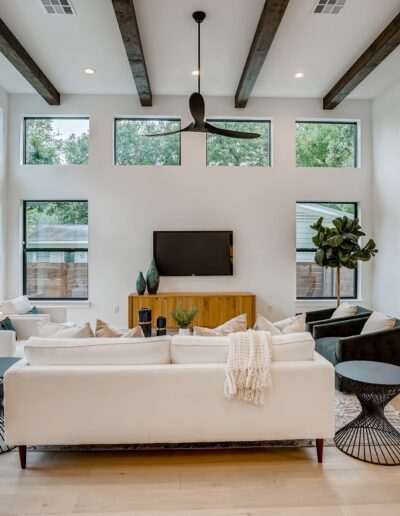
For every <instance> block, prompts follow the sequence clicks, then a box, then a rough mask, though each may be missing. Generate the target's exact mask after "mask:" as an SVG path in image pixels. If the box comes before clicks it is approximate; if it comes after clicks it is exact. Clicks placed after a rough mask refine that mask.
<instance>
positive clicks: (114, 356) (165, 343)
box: [25, 336, 171, 366]
mask: <svg viewBox="0 0 400 516" xmlns="http://www.w3.org/2000/svg"><path fill="white" fill-rule="evenodd" d="M170 344H171V337H168V336H165V337H154V338H144V339H137V338H136V339H132V338H128V339H125V338H108V339H102V338H90V339H46V338H41V337H32V338H30V339H29V340H28V342H27V344H26V346H25V357H26V360H27V361H28V364H30V365H51V366H57V365H152V364H170V363H171V355H170Z"/></svg>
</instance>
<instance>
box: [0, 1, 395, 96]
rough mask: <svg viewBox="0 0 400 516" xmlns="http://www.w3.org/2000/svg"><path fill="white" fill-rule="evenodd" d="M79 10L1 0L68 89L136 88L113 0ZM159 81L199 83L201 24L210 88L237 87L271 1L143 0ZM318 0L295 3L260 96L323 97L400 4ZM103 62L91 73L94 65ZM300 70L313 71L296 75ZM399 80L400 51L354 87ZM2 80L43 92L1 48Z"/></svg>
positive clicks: (155, 81)
mask: <svg viewBox="0 0 400 516" xmlns="http://www.w3.org/2000/svg"><path fill="white" fill-rule="evenodd" d="M72 3H73V5H74V7H75V10H76V12H77V15H76V16H57V15H53V16H52V15H47V14H46V13H45V11H44V9H43V7H42V5H41V3H40V0H0V18H2V19H3V21H4V22H5V23H6V25H7V26H8V27H9V28H10V30H11V31H12V32H13V33H14V34H15V36H16V37H17V38H18V39H19V41H20V42H21V43H22V45H23V46H24V47H25V48H26V49H27V50H28V52H29V53H30V54H31V56H32V57H33V58H34V59H35V61H36V62H37V64H38V65H39V66H40V68H41V69H42V70H43V71H44V73H45V74H46V75H47V76H48V78H49V79H50V80H51V81H52V82H53V84H54V85H55V87H56V88H57V89H58V90H59V91H60V92H61V93H81V94H133V93H136V90H135V86H134V82H133V78H132V75H131V72H130V69H129V65H128V62H127V58H126V54H125V50H124V47H123V43H122V39H121V36H120V33H119V29H118V24H117V21H116V18H115V15H114V11H113V8H112V3H111V0H72ZM134 4H135V9H136V14H137V17H138V23H139V29H140V33H141V38H142V43H143V48H144V53H145V58H146V63H147V68H148V73H149V77H150V83H151V88H152V91H153V93H154V94H156V95H187V94H189V93H190V92H192V91H194V90H195V89H196V78H194V77H193V76H192V75H191V71H192V70H193V69H194V68H196V59H197V52H196V41H197V35H196V24H195V22H194V21H193V20H192V17H191V14H192V12H193V11H195V10H198V9H202V10H204V11H206V13H207V18H206V20H205V21H204V23H203V24H202V91H203V93H204V94H205V95H227V96H233V95H234V94H235V91H236V88H237V85H238V82H239V78H240V75H241V72H242V69H243V65H244V63H245V61H246V57H247V54H248V51H249V48H250V44H251V41H252V38H253V35H254V31H255V29H256V26H257V22H258V19H259V16H260V13H261V10H262V7H263V5H264V0H218V1H216V0H134ZM314 4H315V0H291V1H290V3H289V6H288V8H287V10H286V13H285V16H284V18H283V21H282V23H281V26H280V27H279V30H278V33H277V35H276V37H275V40H274V42H273V44H272V47H271V49H270V52H269V54H268V56H267V59H266V61H265V64H264V66H263V69H262V71H261V73H260V76H259V78H258V80H257V83H256V85H255V88H254V91H253V95H254V96H267V97H268V96H275V97H322V96H323V95H324V94H325V93H327V91H328V90H329V89H330V88H331V87H332V86H333V85H334V83H335V82H336V81H337V80H338V79H339V77H340V76H341V75H342V74H343V73H344V72H345V71H346V70H347V68H348V67H349V66H350V65H351V64H352V63H353V61H354V60H355V59H356V58H357V57H358V56H359V55H360V54H361V53H362V52H363V50H364V49H365V48H366V47H367V46H368V45H369V44H370V43H371V42H372V40H373V39H374V38H375V37H376V36H377V35H378V34H379V33H380V32H381V31H382V30H383V29H384V27H385V26H386V25H387V24H388V23H389V22H390V21H391V20H392V19H393V18H394V16H395V15H396V14H397V13H398V12H399V11H400V0H384V1H383V0H347V4H346V6H345V7H344V8H343V10H342V12H341V13H340V14H339V15H315V14H311V12H312V8H313V6H314ZM88 66H89V67H93V68H95V69H96V72H97V73H96V74H95V75H93V76H87V75H85V74H84V73H83V69H84V68H86V67H88ZM298 71H302V72H304V73H305V77H304V78H303V79H301V80H298V79H295V78H294V74H295V73H296V72H298ZM398 80H400V49H399V48H398V49H397V50H395V51H394V52H393V53H392V54H391V55H390V56H389V58H387V59H386V60H385V61H384V62H383V63H382V64H381V65H380V66H379V67H378V68H377V69H376V70H375V71H374V72H373V73H372V74H371V75H370V76H369V77H368V78H367V79H366V80H365V81H364V82H363V83H362V84H361V85H360V86H359V87H358V88H357V89H356V90H355V91H354V92H353V93H352V94H351V97H352V98H373V97H375V96H377V95H378V94H380V93H381V92H382V91H384V90H385V89H386V88H387V87H388V86H389V85H390V84H391V83H393V82H396V81H398ZM0 86H1V87H2V88H3V89H5V90H6V91H7V92H10V93H31V92H33V91H34V90H33V89H32V87H31V86H30V85H29V84H28V83H27V82H26V81H25V79H24V78H23V77H22V76H21V75H20V74H19V73H18V72H17V71H16V70H15V69H14V68H13V67H12V66H11V65H10V64H9V62H8V61H7V60H6V59H5V58H4V57H3V56H2V55H0Z"/></svg>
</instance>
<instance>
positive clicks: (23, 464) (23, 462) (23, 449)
mask: <svg viewBox="0 0 400 516" xmlns="http://www.w3.org/2000/svg"><path fill="white" fill-rule="evenodd" d="M18 451H19V462H20V463H21V469H25V468H26V446H18Z"/></svg>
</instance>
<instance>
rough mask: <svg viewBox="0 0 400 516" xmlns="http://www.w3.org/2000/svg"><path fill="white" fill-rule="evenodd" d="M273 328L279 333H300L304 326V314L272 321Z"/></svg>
mask: <svg viewBox="0 0 400 516" xmlns="http://www.w3.org/2000/svg"><path fill="white" fill-rule="evenodd" d="M274 326H275V328H278V330H279V331H280V332H281V333H284V334H286V333H301V332H304V330H305V327H306V314H305V313H304V314H300V315H295V316H293V317H289V318H288V319H283V320H282V321H277V322H274Z"/></svg>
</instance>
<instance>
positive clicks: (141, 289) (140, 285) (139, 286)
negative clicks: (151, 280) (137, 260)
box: [136, 272, 146, 296]
mask: <svg viewBox="0 0 400 516" xmlns="http://www.w3.org/2000/svg"><path fill="white" fill-rule="evenodd" d="M136 291H137V293H138V294H139V296H143V294H144V293H145V292H146V280H145V279H144V276H143V273H142V272H139V276H138V277H137V280H136Z"/></svg>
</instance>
